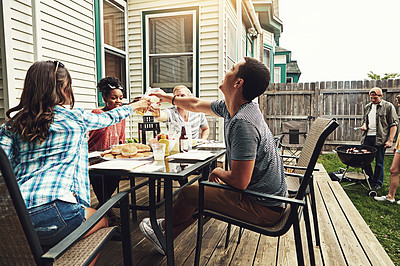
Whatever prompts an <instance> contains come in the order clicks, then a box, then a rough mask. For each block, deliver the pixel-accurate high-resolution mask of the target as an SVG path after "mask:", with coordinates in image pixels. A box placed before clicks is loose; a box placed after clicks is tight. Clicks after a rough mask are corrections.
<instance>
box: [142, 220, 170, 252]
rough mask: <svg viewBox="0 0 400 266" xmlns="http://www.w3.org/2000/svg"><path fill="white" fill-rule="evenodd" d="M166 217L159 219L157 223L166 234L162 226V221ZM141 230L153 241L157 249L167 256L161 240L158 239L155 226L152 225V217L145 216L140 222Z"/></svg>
mask: <svg viewBox="0 0 400 266" xmlns="http://www.w3.org/2000/svg"><path fill="white" fill-rule="evenodd" d="M163 220H164V219H157V224H158V226H159V227H160V229H161V232H162V233H163V234H164V233H165V232H164V230H163V229H162V227H161V222H162V221H163ZM139 228H140V231H142V233H143V235H144V236H145V237H146V238H147V239H148V240H150V241H151V243H153V245H154V247H155V248H156V249H157V251H158V252H160V253H161V254H162V255H164V256H165V251H164V249H163V248H162V246H161V243H160V241H158V238H157V236H156V234H155V233H154V230H153V228H152V227H151V223H150V218H144V219H143V220H142V222H141V223H140V224H139Z"/></svg>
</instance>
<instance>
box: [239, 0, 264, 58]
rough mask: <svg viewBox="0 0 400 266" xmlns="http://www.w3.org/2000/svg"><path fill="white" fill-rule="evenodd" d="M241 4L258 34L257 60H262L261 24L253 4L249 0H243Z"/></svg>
mask: <svg viewBox="0 0 400 266" xmlns="http://www.w3.org/2000/svg"><path fill="white" fill-rule="evenodd" d="M243 4H244V6H245V7H246V9H247V11H248V14H249V16H250V19H251V22H252V23H253V25H254V27H255V29H256V31H257V33H258V35H259V36H260V38H257V39H258V45H257V46H258V47H259V49H260V50H259V58H258V59H259V60H260V61H262V60H263V31H262V28H261V24H260V21H259V19H258V14H257V13H256V11H255V9H254V6H253V4H252V3H251V1H250V0H243Z"/></svg>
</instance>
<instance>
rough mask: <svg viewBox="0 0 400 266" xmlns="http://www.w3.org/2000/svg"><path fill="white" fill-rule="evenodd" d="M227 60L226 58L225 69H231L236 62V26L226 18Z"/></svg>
mask: <svg viewBox="0 0 400 266" xmlns="http://www.w3.org/2000/svg"><path fill="white" fill-rule="evenodd" d="M227 25H228V26H227V28H228V29H227V30H228V32H227V35H228V39H227V44H226V45H227V60H226V69H231V67H232V66H233V65H234V64H235V63H236V62H237V38H236V27H235V26H234V25H233V22H232V21H231V20H230V19H228V24H227Z"/></svg>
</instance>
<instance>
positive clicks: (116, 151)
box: [111, 146, 122, 155]
mask: <svg viewBox="0 0 400 266" xmlns="http://www.w3.org/2000/svg"><path fill="white" fill-rule="evenodd" d="M121 149H122V146H115V147H113V148H112V149H111V153H112V154H114V155H118V154H121Z"/></svg>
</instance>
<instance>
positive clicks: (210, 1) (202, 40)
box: [127, 0, 222, 137]
mask: <svg viewBox="0 0 400 266" xmlns="http://www.w3.org/2000/svg"><path fill="white" fill-rule="evenodd" d="M127 3H128V43H129V44H128V45H129V52H128V53H129V55H128V57H129V75H130V86H131V97H135V96H137V95H139V94H142V90H143V78H144V77H143V67H144V65H143V60H144V58H143V56H144V54H143V52H142V51H143V47H142V45H143V40H142V30H143V29H142V26H143V25H144V22H143V21H142V11H152V10H163V9H165V10H170V9H174V8H182V7H193V6H195V7H199V44H200V45H199V60H200V61H199V70H198V73H199V86H200V87H199V94H200V95H199V96H200V97H201V98H203V99H206V100H215V99H218V98H219V97H220V96H219V92H218V85H219V82H220V80H221V78H222V77H221V71H220V63H219V62H220V61H219V60H220V52H219V51H220V46H219V36H220V34H219V29H220V19H219V1H216V0H201V1H200V0H196V1H194V0H193V1H190V0H186V1H185V0H180V1H165V0H128V1H127ZM168 106H170V104H164V105H163V106H162V108H166V107H168ZM141 120H142V118H141V116H139V115H134V116H133V117H132V123H129V125H127V131H131V132H132V136H133V137H137V130H138V129H137V123H138V122H141ZM127 134H129V132H127Z"/></svg>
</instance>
